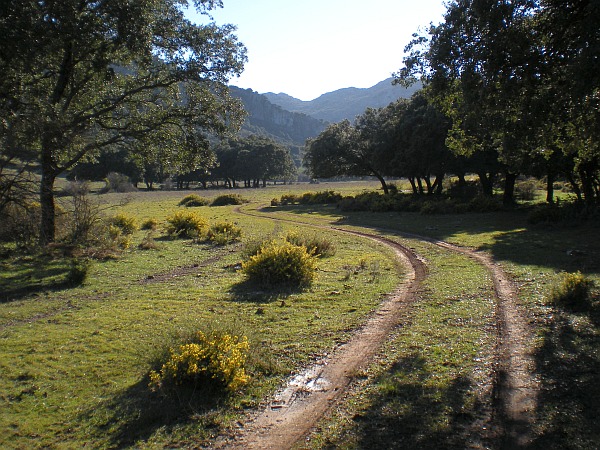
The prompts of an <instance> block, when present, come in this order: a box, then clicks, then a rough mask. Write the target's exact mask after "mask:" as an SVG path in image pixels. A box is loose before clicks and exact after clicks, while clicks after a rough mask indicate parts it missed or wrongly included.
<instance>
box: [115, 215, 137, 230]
mask: <svg viewBox="0 0 600 450" xmlns="http://www.w3.org/2000/svg"><path fill="white" fill-rule="evenodd" d="M108 222H109V224H110V225H112V226H113V227H117V228H119V229H120V230H121V232H122V233H123V234H133V233H135V232H136V231H137V229H138V225H137V221H136V220H135V217H131V216H128V215H127V214H123V213H120V214H117V215H116V216H114V217H111V218H110V219H109V220H108Z"/></svg>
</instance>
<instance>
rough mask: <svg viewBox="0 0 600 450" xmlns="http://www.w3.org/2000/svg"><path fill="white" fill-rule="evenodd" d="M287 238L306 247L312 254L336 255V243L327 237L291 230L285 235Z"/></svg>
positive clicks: (321, 255) (324, 256)
mask: <svg viewBox="0 0 600 450" xmlns="http://www.w3.org/2000/svg"><path fill="white" fill-rule="evenodd" d="M285 240H286V241H288V242H289V243H290V244H293V245H296V246H298V247H305V248H306V250H307V251H308V253H310V254H311V255H315V256H319V257H322V258H327V257H330V256H333V255H335V251H336V249H335V244H334V243H333V242H332V241H331V240H330V239H327V238H324V237H320V236H317V235H316V234H301V233H299V232H291V233H288V234H287V235H286V236H285Z"/></svg>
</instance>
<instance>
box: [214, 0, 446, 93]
mask: <svg viewBox="0 0 600 450" xmlns="http://www.w3.org/2000/svg"><path fill="white" fill-rule="evenodd" d="M223 4H224V8H222V9H218V10H216V11H213V14H212V15H213V17H214V19H215V21H216V22H217V23H218V24H225V23H231V24H234V25H236V26H237V27H238V30H237V36H238V38H239V40H240V41H241V42H243V43H244V45H245V46H246V48H247V49H248V59H249V60H248V63H247V64H246V67H245V70H244V73H243V74H242V75H241V77H239V78H234V79H232V80H231V84H233V85H236V86H239V87H242V88H251V89H253V90H255V91H258V92H260V93H264V92H276V93H279V92H285V93H286V94H289V95H292V96H294V97H296V98H300V99H302V100H312V99H313V98H316V97H318V96H319V95H321V94H323V93H325V92H330V91H334V90H336V89H341V88H344V87H351V86H352V87H360V88H365V87H370V86H373V85H374V84H376V83H378V82H379V81H382V80H384V79H386V78H388V77H390V76H391V74H392V72H395V71H397V70H398V69H399V68H400V66H401V64H402V56H403V54H404V52H403V50H404V46H405V45H406V44H407V43H408V42H409V41H410V39H411V36H412V34H413V33H414V32H417V31H418V30H419V29H424V28H425V27H427V26H428V25H429V23H430V22H433V23H435V24H437V23H439V22H440V21H441V19H442V14H443V12H444V10H445V8H444V6H443V0H362V1H359V0H302V1H298V0H295V1H291V0H223Z"/></svg>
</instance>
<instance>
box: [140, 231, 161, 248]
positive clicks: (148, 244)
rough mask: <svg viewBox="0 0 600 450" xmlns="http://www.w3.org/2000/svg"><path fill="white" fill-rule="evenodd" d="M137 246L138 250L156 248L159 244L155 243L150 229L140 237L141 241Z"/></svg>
mask: <svg viewBox="0 0 600 450" xmlns="http://www.w3.org/2000/svg"><path fill="white" fill-rule="evenodd" d="M138 248H139V249H140V250H158V248H159V246H158V244H157V243H156V240H155V239H154V236H153V235H152V232H151V231H150V232H149V233H148V234H146V236H144V239H142V242H140V244H139V245H138Z"/></svg>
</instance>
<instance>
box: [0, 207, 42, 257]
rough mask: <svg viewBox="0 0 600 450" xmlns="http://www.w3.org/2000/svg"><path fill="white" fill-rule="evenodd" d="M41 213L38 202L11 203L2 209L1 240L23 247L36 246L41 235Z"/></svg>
mask: <svg viewBox="0 0 600 450" xmlns="http://www.w3.org/2000/svg"><path fill="white" fill-rule="evenodd" d="M40 215H41V209H40V204H39V203H38V202H31V201H30V202H25V203H24V204H17V203H9V204H8V205H6V207H5V208H4V209H3V211H2V219H1V220H0V241H4V242H14V243H16V244H17V245H18V246H19V247H21V248H26V247H32V246H34V245H35V244H36V242H37V239H38V237H39V220H40Z"/></svg>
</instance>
